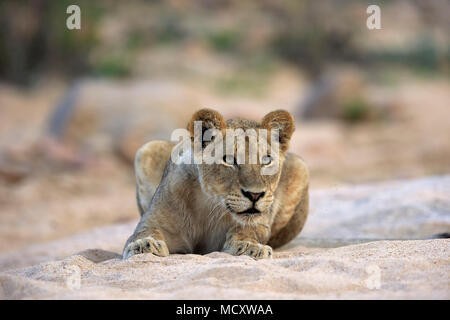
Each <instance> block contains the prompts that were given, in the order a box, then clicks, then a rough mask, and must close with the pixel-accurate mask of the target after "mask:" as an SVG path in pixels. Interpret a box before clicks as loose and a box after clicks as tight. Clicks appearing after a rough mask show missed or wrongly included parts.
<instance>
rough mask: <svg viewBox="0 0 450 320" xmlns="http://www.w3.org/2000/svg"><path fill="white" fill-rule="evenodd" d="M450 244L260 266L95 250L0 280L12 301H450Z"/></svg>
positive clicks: (224, 258)
mask: <svg viewBox="0 0 450 320" xmlns="http://www.w3.org/2000/svg"><path fill="white" fill-rule="evenodd" d="M449 245H450V240H448V239H442V240H415V241H378V242H370V243H364V244H358V245H349V246H344V247H339V248H329V249H325V248H308V247H303V246H296V247H294V248H291V249H289V250H286V251H278V252H276V253H275V255H274V258H273V259H271V260H265V261H255V260H253V259H252V258H249V257H233V256H230V255H228V254H225V253H219V252H214V253H210V254H208V255H204V256H200V255H192V254H189V255H171V256H169V257H168V258H159V257H156V256H153V255H150V254H143V255H137V256H134V257H132V258H130V259H129V260H126V261H124V260H121V259H120V257H119V256H118V255H117V254H115V253H112V252H110V251H103V250H99V249H91V250H85V251H83V252H80V253H79V254H77V255H72V256H70V257H68V258H66V259H64V260H60V261H53V262H46V263H42V264H39V265H36V266H33V267H29V268H25V269H19V270H14V271H9V272H6V273H4V274H1V275H0V283H1V287H0V288H1V289H2V291H3V292H2V295H3V298H9V299H11V298H12V299H23V298H25V299H35V298H38V299H79V298H87V299H123V298H133V299H135V298H136V299H141V298H145V299H310V298H312V299H317V298H325V299H328V298H331V299H332V298H343V299H353V298H362V299H372V298H375V299H376V298H383V299H397V298H406V299H420V298H422V299H449V298H450V290H449V289H450V280H449V277H448V275H449V272H450V262H449V254H450V252H449V251H450V250H449Z"/></svg>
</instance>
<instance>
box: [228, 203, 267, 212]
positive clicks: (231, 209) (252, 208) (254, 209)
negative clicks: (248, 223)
mask: <svg viewBox="0 0 450 320" xmlns="http://www.w3.org/2000/svg"><path fill="white" fill-rule="evenodd" d="M226 206H227V209H228V210H230V211H231V212H233V213H237V214H258V213H261V211H259V210H258V209H256V208H255V207H253V206H252V207H250V208H248V209H247V210H245V211H239V212H236V211H235V210H234V209H233V208H232V207H231V206H230V205H229V204H228V203H227V204H226Z"/></svg>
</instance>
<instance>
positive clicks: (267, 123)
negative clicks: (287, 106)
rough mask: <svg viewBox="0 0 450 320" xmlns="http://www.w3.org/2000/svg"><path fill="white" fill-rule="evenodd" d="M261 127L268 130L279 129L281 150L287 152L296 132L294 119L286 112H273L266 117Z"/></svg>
mask: <svg viewBox="0 0 450 320" xmlns="http://www.w3.org/2000/svg"><path fill="white" fill-rule="evenodd" d="M261 126H262V127H263V128H265V129H267V130H269V131H270V130H272V129H278V130H279V137H280V149H281V151H282V152H286V151H287V149H288V148H289V141H290V139H291V136H292V133H293V132H294V130H295V124H294V118H293V117H292V116H291V114H290V113H289V112H287V111H285V110H276V111H272V112H270V113H268V114H266V115H265V116H264V118H263V119H262V121H261Z"/></svg>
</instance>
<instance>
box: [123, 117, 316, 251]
mask: <svg viewBox="0 0 450 320" xmlns="http://www.w3.org/2000/svg"><path fill="white" fill-rule="evenodd" d="M195 121H201V126H202V128H201V129H202V132H205V130H208V129H216V130H219V131H220V132H221V133H223V136H224V138H223V140H225V139H226V135H227V134H228V133H227V132H228V130H227V129H237V128H241V129H243V130H247V129H261V128H263V129H266V130H267V132H271V131H272V130H274V129H276V130H278V136H279V138H278V142H277V143H278V146H279V147H278V148H279V152H278V154H276V155H275V154H270V155H268V156H264V157H263V158H261V159H258V161H257V163H256V164H254V163H253V164H250V163H244V164H237V163H236V159H235V157H234V155H232V154H228V155H225V156H224V157H223V161H222V162H220V161H219V163H212V164H206V163H200V164H195V163H188V164H185V163H179V164H177V163H175V162H174V161H173V160H172V158H171V154H172V151H173V148H174V146H175V144H174V143H172V142H168V141H152V142H149V143H147V144H145V145H144V146H142V147H141V148H140V149H139V150H138V152H137V153H136V157H135V172H136V186H137V187H136V198H137V204H138V208H139V211H140V214H141V219H140V221H139V223H138V224H137V226H136V229H135V231H134V233H133V234H132V235H131V236H130V237H129V239H128V240H127V242H126V244H125V247H124V250H123V258H124V259H126V258H129V257H131V256H133V255H136V254H140V253H152V254H154V255H157V256H160V257H165V256H168V255H169V254H172V253H173V254H175V253H177V254H186V253H196V254H207V253H210V252H213V251H222V252H225V253H229V254H231V255H248V256H250V257H253V258H255V259H262V258H271V257H272V254H273V249H272V248H278V247H280V246H282V245H284V244H286V243H288V242H289V241H291V240H292V239H293V238H294V237H296V236H297V235H298V234H299V233H300V231H301V230H302V229H303V226H304V224H305V222H306V218H307V216H308V203H309V194H308V188H309V172H308V169H307V167H306V164H305V162H304V161H303V160H302V159H301V158H300V157H298V156H296V155H294V154H292V153H289V152H287V150H288V148H289V142H290V139H291V136H292V133H293V132H294V130H295V125H294V119H293V117H292V116H291V114H290V113H289V112H287V111H284V110H276V111H273V112H270V113H268V114H267V115H266V116H264V118H263V119H262V120H261V122H260V123H258V122H256V121H251V120H244V119H230V120H227V121H225V120H224V118H223V117H222V115H221V114H220V113H218V112H217V111H215V110H211V109H201V110H199V111H197V112H196V113H195V114H194V115H193V116H192V118H191V120H190V122H189V124H188V131H189V134H190V136H191V137H193V136H194V122H195ZM192 140H193V138H192ZM266 142H267V144H268V145H271V143H272V142H271V141H269V139H268V138H267V140H266ZM209 143H215V142H214V140H213V139H211V141H210V142H206V143H205V142H204V143H202V145H201V148H202V149H204V148H206V147H207V145H208V144H209ZM216 143H222V142H220V141H218V142H216ZM245 148H246V153H248V148H249V143H245ZM193 150H194V148H193V142H192V149H191V150H190V151H189V155H188V156H192V152H193ZM274 157H278V158H277V159H274ZM274 160H277V161H274ZM270 166H278V167H275V169H276V170H273V171H274V173H273V174H271V175H262V174H261V169H262V168H263V167H270Z"/></svg>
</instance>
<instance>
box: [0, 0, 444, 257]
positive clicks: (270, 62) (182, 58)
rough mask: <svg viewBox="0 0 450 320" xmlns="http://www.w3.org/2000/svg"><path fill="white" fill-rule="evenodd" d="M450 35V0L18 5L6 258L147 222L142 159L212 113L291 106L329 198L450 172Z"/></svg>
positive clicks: (10, 83)
mask: <svg viewBox="0 0 450 320" xmlns="http://www.w3.org/2000/svg"><path fill="white" fill-rule="evenodd" d="M71 4H77V5H78V6H80V8H81V29H80V30H68V29H67V27H66V19H67V18H68V17H69V14H67V13H66V8H67V7H68V6H69V5H71ZM370 4H377V5H379V6H380V8H381V27H382V29H381V30H368V29H367V27H366V19H367V18H368V16H369V15H368V14H367V13H366V9H367V7H368V5H370ZM449 31H450V2H449V1H447V0H432V1H427V0H409V1H406V0H404V1H402V0H397V1H360V0H358V1H329V0H321V1H300V0H299V1H293V0H281V1H272V0H258V1H238V0H215V1H213V0H201V1H186V0H172V1H162V0H161V1H158V0H153V1H113V0H108V1H106V0H104V1H88V0H86V1H76V0H70V1H66V0H58V1H50V0H35V1H25V0H24V1H17V0H3V1H1V2H0V252H2V251H3V252H6V251H11V250H17V249H19V248H22V247H24V246H27V245H30V244H36V243H40V242H46V241H50V240H54V239H59V238H62V237H64V236H68V235H71V234H75V233H78V232H80V231H84V230H89V229H92V228H94V227H97V226H102V225H107V224H113V223H119V222H124V221H130V220H136V219H137V218H138V210H137V208H136V203H135V181H134V171H133V158H134V155H135V152H136V150H137V149H138V148H139V146H141V145H142V144H144V143H145V142H147V141H149V140H152V139H166V140H167V139H169V138H170V133H171V132H172V130H173V129H175V128H180V127H185V126H186V124H187V121H188V119H189V117H190V115H191V114H192V113H193V112H194V111H195V110H197V109H199V108H201V107H210V108H214V109H216V110H218V111H220V112H221V113H222V114H223V115H224V116H225V117H226V118H230V117H245V118H249V119H254V120H259V119H261V118H262V117H263V116H264V115H265V114H266V113H267V112H269V111H271V110H274V109H279V108H283V109H286V110H289V111H290V112H291V113H292V114H293V115H294V116H295V119H296V127H297V130H296V132H295V134H294V136H293V138H292V143H291V151H292V152H294V153H296V154H298V155H300V156H301V157H303V158H304V160H305V161H306V163H307V164H308V166H309V168H310V171H311V189H313V190H316V189H321V188H338V187H341V186H344V185H355V184H363V183H367V182H372V181H382V180H391V179H404V178H415V177H422V176H429V175H443V174H448V173H450V138H449V137H450V77H449V75H450V38H449V36H448V35H449ZM447 209H448V208H447Z"/></svg>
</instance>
